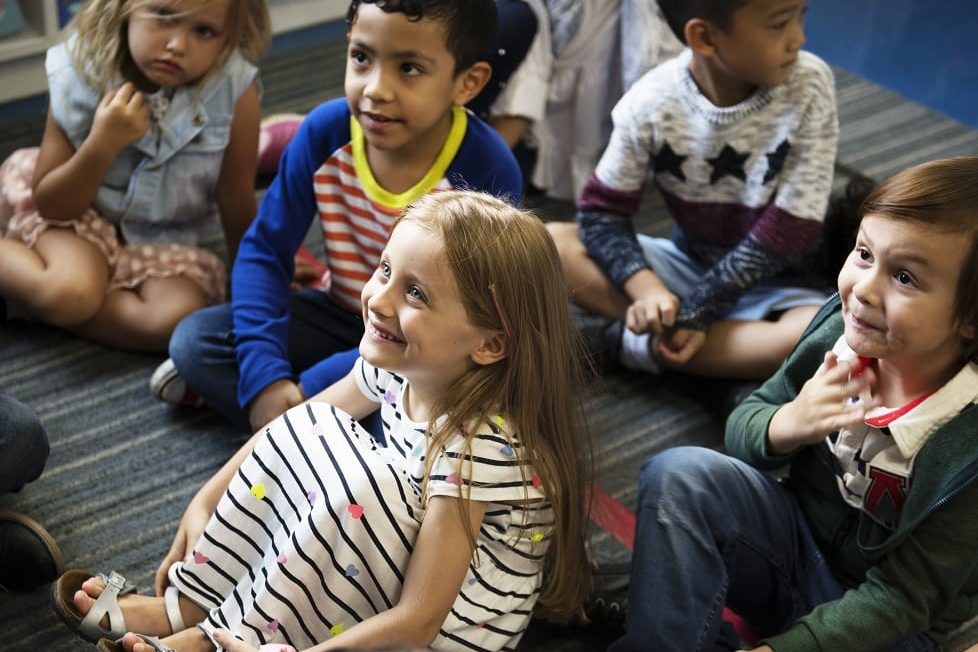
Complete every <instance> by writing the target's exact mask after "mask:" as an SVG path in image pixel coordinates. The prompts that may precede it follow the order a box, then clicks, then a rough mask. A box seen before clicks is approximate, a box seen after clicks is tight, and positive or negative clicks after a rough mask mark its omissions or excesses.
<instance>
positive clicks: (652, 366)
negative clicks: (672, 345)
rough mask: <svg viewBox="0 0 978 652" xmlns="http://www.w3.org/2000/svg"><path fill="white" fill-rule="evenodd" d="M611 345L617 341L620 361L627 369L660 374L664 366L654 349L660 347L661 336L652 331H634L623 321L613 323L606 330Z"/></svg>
mask: <svg viewBox="0 0 978 652" xmlns="http://www.w3.org/2000/svg"><path fill="white" fill-rule="evenodd" d="M605 338H606V339H608V340H609V345H611V346H613V345H614V343H615V342H616V343H617V348H618V362H619V363H620V364H621V365H622V366H623V367H625V368H626V369H631V370H632V371H644V372H645V373H649V374H658V373H660V372H661V371H662V366H661V365H660V364H659V361H658V360H656V358H655V356H654V354H653V351H655V350H656V349H657V348H658V342H659V338H658V337H656V336H654V335H653V334H652V333H641V334H636V333H633V332H632V331H631V330H630V329H629V328H628V327H626V326H625V324H624V323H623V322H620V321H616V322H614V323H612V324H611V325H610V326H609V327H608V329H607V330H606V331H605Z"/></svg>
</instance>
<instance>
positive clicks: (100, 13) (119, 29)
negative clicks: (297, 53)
mask: <svg viewBox="0 0 978 652" xmlns="http://www.w3.org/2000/svg"><path fill="white" fill-rule="evenodd" d="M198 1H199V6H200V7H204V6H207V5H208V4H211V3H212V2H216V1H217V0H198ZM150 2H152V0H87V1H86V2H85V3H84V4H83V5H82V7H81V9H80V10H79V11H78V14H77V15H76V16H75V17H74V19H73V20H72V21H71V24H70V25H69V30H70V33H72V34H74V35H77V38H76V39H75V44H74V47H73V48H72V50H71V57H72V59H73V60H74V62H75V68H76V69H77V70H78V71H79V72H80V73H81V75H82V76H83V78H84V79H85V81H86V83H88V84H89V85H91V86H93V87H95V88H96V89H98V91H99V93H100V94H103V93H105V92H106V91H107V90H108V89H109V86H110V84H111V83H112V82H113V80H115V79H116V78H117V77H118V76H120V75H121V76H122V77H124V78H129V76H130V75H131V74H132V72H133V69H134V66H135V64H134V63H133V61H132V56H131V55H130V53H129V41H128V38H127V36H126V32H127V29H128V25H129V18H130V16H132V14H133V13H134V12H135V11H136V10H137V9H139V8H140V7H142V6H144V5H147V4H149V3H150ZM271 38H272V28H271V20H270V18H269V16H268V7H267V6H266V4H265V0H231V5H230V8H229V9H228V38H227V42H226V43H225V44H224V49H223V50H222V51H221V54H220V56H219V57H218V58H217V61H216V62H215V64H214V66H213V68H211V70H219V69H220V68H221V66H223V65H224V64H225V63H227V60H228V57H230V56H231V53H232V52H234V51H235V50H238V51H240V52H241V53H242V54H243V55H244V56H245V57H246V58H247V59H249V60H250V61H251V62H252V63H258V59H259V58H260V57H261V55H262V53H264V52H265V50H266V48H268V44H269V43H270V42H271ZM206 78H207V75H205V76H204V79H206Z"/></svg>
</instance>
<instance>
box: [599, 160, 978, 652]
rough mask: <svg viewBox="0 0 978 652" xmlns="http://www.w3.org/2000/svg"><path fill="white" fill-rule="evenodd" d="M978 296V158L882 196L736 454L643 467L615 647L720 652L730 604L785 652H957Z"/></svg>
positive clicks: (977, 373)
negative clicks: (945, 651)
mask: <svg viewBox="0 0 978 652" xmlns="http://www.w3.org/2000/svg"><path fill="white" fill-rule="evenodd" d="M976 287H978V158H974V157H962V158H953V159H945V160H939V161H933V162H930V163H924V164H922V165H919V166H917V167H914V168H911V169H909V170H906V171H904V172H901V173H899V174H897V175H895V176H893V177H891V178H890V179H888V180H887V181H884V182H883V183H882V184H881V185H880V186H879V187H878V188H877V189H875V190H874V191H873V192H872V193H871V194H870V195H869V197H868V198H867V199H866V202H865V204H864V213H863V218H862V222H861V224H860V227H859V232H858V235H857V239H856V244H855V247H854V249H853V251H852V253H850V255H849V258H848V259H847V260H846V262H845V263H844V265H843V268H842V271H841V273H840V274H839V279H838V288H839V293H838V295H837V296H836V297H833V298H832V299H831V300H830V301H829V302H828V303H826V305H825V306H824V307H823V308H822V310H821V311H820V312H819V314H818V315H817V316H816V317H815V320H814V321H813V322H812V324H811V325H810V326H809V327H808V330H807V331H806V333H805V334H804V336H803V337H802V339H801V341H800V342H799V344H798V346H797V348H796V349H795V350H794V351H793V352H792V353H791V355H790V356H789V357H788V359H787V360H786V361H785V363H784V365H783V366H782V367H781V369H780V370H779V371H778V372H777V374H776V375H774V376H773V377H772V378H771V379H769V380H768V381H767V382H766V383H764V385H762V386H761V387H760V388H759V389H758V390H756V391H755V392H754V393H753V394H752V395H751V396H750V397H748V398H747V399H746V400H745V401H744V402H743V403H742V404H741V405H740V406H738V407H737V408H736V409H735V410H734V412H733V413H732V414H731V416H730V419H729V420H728V421H727V434H726V444H727V448H728V450H729V452H730V454H731V455H732V457H728V456H726V455H723V454H721V453H717V452H715V451H712V450H708V449H704V448H675V449H671V450H667V451H665V452H664V453H662V454H660V455H657V456H656V457H654V458H653V459H652V460H651V461H650V462H648V463H647V464H646V466H645V467H644V468H643V470H642V472H641V475H640V480H639V484H640V494H639V507H638V528H637V533H636V537H635V541H636V546H635V557H634V560H633V567H632V579H631V588H630V593H629V605H630V613H629V618H628V627H627V634H626V636H625V637H624V638H622V639H621V640H619V641H618V642H617V643H615V644H614V645H613V646H612V647H611V648H610V649H611V650H612V651H613V652H626V651H638V650H656V652H669V651H671V650H675V651H676V652H694V651H698V650H714V649H717V648H716V647H714V645H715V641H716V637H717V632H718V628H719V627H720V621H721V610H722V608H723V606H724V604H725V603H726V604H728V605H729V606H730V607H731V608H732V609H733V610H734V611H736V612H737V613H739V614H740V615H742V616H743V617H744V618H745V619H746V620H747V622H748V623H749V624H750V625H751V626H752V627H753V628H754V629H755V630H756V631H757V632H758V634H760V636H761V641H760V643H759V645H760V647H757V648H753V649H756V650H767V651H770V650H775V651H780V650H793V651H794V650H812V651H813V652H814V651H815V650H845V651H846V652H870V651H872V650H876V651H884V650H885V651H892V652H896V651H897V650H903V651H909V650H917V651H924V650H938V649H939V647H940V646H941V645H942V641H943V640H944V639H945V637H946V636H947V634H948V633H949V632H950V631H951V630H953V629H954V628H956V627H958V626H960V625H961V624H962V623H964V622H965V621H967V620H969V619H970V618H973V617H974V616H975V615H976V614H978V599H976V598H978V570H976V569H978V547H976V546H975V541H976V540H978V519H976V518H975V513H976V510H978V439H976V438H975V433H976V430H978V406H976V403H978V339H976V337H975V329H976V325H978V293H976V292H975V288H976ZM785 466H787V475H786V476H784V479H783V480H780V481H779V480H776V479H775V478H774V477H773V476H772V475H769V474H768V473H766V471H772V470H776V469H779V468H782V467H785ZM726 649H730V648H726Z"/></svg>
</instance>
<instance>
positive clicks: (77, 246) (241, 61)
mask: <svg viewBox="0 0 978 652" xmlns="http://www.w3.org/2000/svg"><path fill="white" fill-rule="evenodd" d="M269 39H270V26H269V18H268V10H267V7H266V6H265V0H88V1H87V2H86V3H84V4H83V5H82V7H81V9H80V11H79V13H78V14H77V16H76V17H75V19H74V20H73V21H72V23H71V24H70V26H69V30H68V38H67V40H66V41H65V42H63V43H60V44H58V45H55V46H54V47H52V48H51V49H50V50H48V53H47V59H46V62H45V67H46V70H47V75H48V88H49V95H50V107H49V110H48V116H47V123H46V125H45V128H44V135H43V137H42V141H41V146H40V148H39V149H38V148H31V149H24V150H18V151H16V152H14V153H13V154H12V155H11V156H10V158H8V159H7V161H6V162H4V164H3V165H2V166H0V305H2V304H4V303H5V304H6V312H7V313H8V316H22V317H27V318H34V319H39V320H41V321H44V322H47V323H50V324H52V325H55V326H59V327H62V328H65V329H67V330H69V331H72V332H74V333H77V334H79V335H81V336H83V337H86V338H89V339H91V340H93V341H96V342H99V343H102V344H107V345H109V346H114V347H119V348H125V349H132V350H147V351H165V350H166V346H167V343H168V341H169V337H170V334H171V332H172V331H173V328H174V327H175V326H176V324H177V322H178V321H179V320H180V319H182V318H183V317H184V316H186V315H188V314H189V313H190V312H192V311H194V310H196V309H198V308H201V307H204V306H206V305H209V304H211V303H216V302H219V301H222V300H223V299H224V295H225V290H226V278H227V274H226V270H225V265H224V263H223V262H222V261H221V259H220V258H219V257H218V256H217V255H215V253H213V252H212V251H210V250H208V249H205V248H202V245H205V244H214V242H215V241H219V240H220V231H221V229H222V227H223V235H224V240H225V242H226V246H227V251H228V255H229V258H230V260H233V258H234V255H235V252H236V250H237V246H238V241H239V240H240V238H241V236H242V234H243V233H244V231H245V229H246V228H247V226H248V224H249V223H250V221H251V219H252V218H253V217H254V214H255V209H256V205H255V198H254V177H255V165H256V159H257V145H258V133H259V117H260V107H259V87H258V82H257V68H256V65H255V63H256V62H257V59H258V57H259V56H260V55H261V53H262V52H263V51H264V49H265V48H266V46H267V44H268V42H269ZM2 318H3V315H0V319H2Z"/></svg>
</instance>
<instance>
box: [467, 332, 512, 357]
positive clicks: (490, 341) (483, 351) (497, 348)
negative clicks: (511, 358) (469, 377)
mask: <svg viewBox="0 0 978 652" xmlns="http://www.w3.org/2000/svg"><path fill="white" fill-rule="evenodd" d="M508 344H509V338H507V337H506V333H504V332H503V331H492V332H490V333H489V334H488V335H486V336H485V338H483V340H482V342H481V343H480V344H479V346H478V347H476V349H475V351H473V352H472V361H473V362H475V363H476V364H481V365H488V364H494V363H496V362H499V361H500V360H502V359H503V358H505V357H506V356H507V355H509V346H508Z"/></svg>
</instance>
